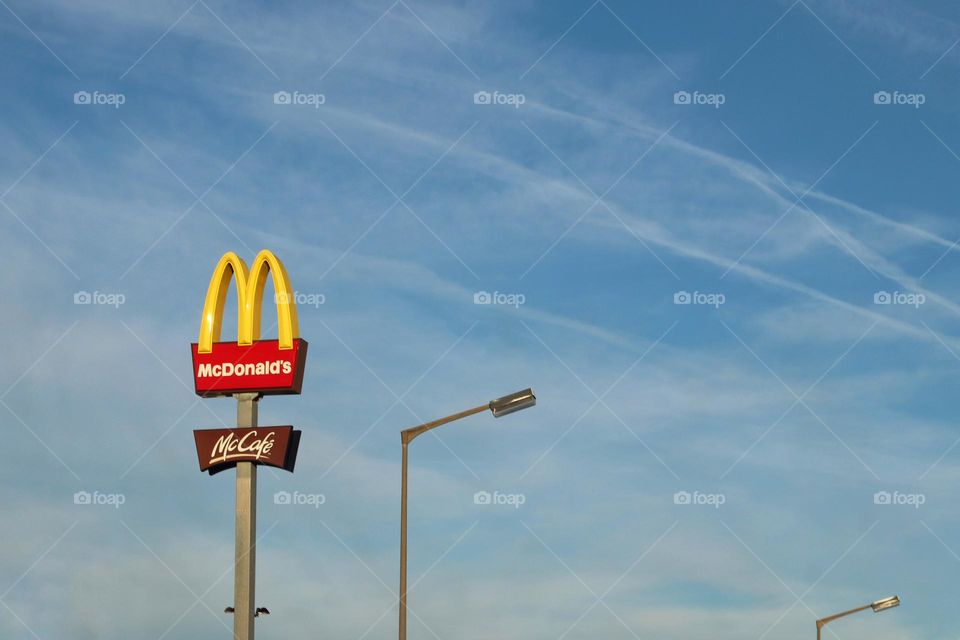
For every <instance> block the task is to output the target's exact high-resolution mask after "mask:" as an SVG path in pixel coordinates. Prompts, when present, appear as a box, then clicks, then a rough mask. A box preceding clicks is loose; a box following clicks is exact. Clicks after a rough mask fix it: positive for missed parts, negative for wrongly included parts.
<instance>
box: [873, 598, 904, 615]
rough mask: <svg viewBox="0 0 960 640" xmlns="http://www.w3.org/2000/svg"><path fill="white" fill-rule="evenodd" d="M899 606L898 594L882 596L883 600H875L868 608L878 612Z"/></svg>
mask: <svg viewBox="0 0 960 640" xmlns="http://www.w3.org/2000/svg"><path fill="white" fill-rule="evenodd" d="M899 606H900V596H890V597H889V598H884V599H883V600H877V601H876V602H874V603H872V604H871V605H870V608H871V609H873V610H874V611H875V612H879V611H883V610H884V609H892V608H894V607H899Z"/></svg>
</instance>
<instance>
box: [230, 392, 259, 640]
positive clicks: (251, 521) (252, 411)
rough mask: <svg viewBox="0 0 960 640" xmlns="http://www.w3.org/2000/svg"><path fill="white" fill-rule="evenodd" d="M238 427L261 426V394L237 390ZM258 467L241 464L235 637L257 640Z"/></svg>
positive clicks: (238, 480)
mask: <svg viewBox="0 0 960 640" xmlns="http://www.w3.org/2000/svg"><path fill="white" fill-rule="evenodd" d="M234 397H235V398H236V399H237V427H238V428H253V427H256V426H257V407H258V405H259V401H260V394H257V393H237V394H234ZM256 542H257V468H256V467H255V466H254V464H253V463H252V462H238V463H237V543H236V549H235V558H236V561H235V564H234V567H233V607H234V613H233V638H234V640H253V615H254V612H255V611H256V608H255V605H254V590H255V586H256V580H255V577H256V565H257V549H256Z"/></svg>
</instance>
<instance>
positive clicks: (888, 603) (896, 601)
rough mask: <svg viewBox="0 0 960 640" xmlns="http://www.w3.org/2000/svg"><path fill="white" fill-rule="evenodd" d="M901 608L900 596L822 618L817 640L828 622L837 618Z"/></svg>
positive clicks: (818, 626) (818, 623)
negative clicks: (870, 611)
mask: <svg viewBox="0 0 960 640" xmlns="http://www.w3.org/2000/svg"><path fill="white" fill-rule="evenodd" d="M899 606H900V596H891V597H889V598H884V599H883V600H877V601H876V602H871V603H870V604H865V605H863V606H862V607H857V608H856V609H850V610H849V611H844V612H842V613H835V614H833V615H832V616H827V617H826V618H821V619H819V620H817V640H820V632H821V630H822V629H823V628H824V627H825V626H827V623H828V622H833V621H834V620H836V619H837V618H843V617H844V616H849V615H850V614H852V613H859V612H861V611H866V610H867V609H873V611H874V613H879V612H880V611H884V610H886V609H892V608H894V607H899Z"/></svg>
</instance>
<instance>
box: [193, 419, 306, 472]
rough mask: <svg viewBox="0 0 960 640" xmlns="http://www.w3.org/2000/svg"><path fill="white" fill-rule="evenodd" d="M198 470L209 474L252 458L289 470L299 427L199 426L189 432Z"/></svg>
mask: <svg viewBox="0 0 960 640" xmlns="http://www.w3.org/2000/svg"><path fill="white" fill-rule="evenodd" d="M193 439H194V440H195V441H196V444H197V458H198V459H199V460H200V471H207V472H209V473H210V475H213V474H215V473H219V472H221V471H223V470H224V469H230V468H232V467H235V466H236V464H237V463H238V462H253V463H254V464H263V465H267V466H270V467H277V468H278V469H285V470H287V471H291V472H292V471H293V467H294V465H295V464H296V461H297V449H298V448H299V446H300V431H297V430H295V429H294V428H293V427H289V426H286V427H255V428H253V429H199V430H196V431H194V432H193Z"/></svg>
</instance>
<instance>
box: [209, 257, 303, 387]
mask: <svg viewBox="0 0 960 640" xmlns="http://www.w3.org/2000/svg"><path fill="white" fill-rule="evenodd" d="M267 275H270V276H271V277H272V278H273V289H274V292H275V294H276V307H277V327H278V330H277V336H278V337H277V339H276V340H261V339H260V320H261V315H262V310H263V309H262V307H263V291H264V286H265V285H266V282H267ZM231 278H233V280H235V281H236V289H237V311H238V314H237V316H238V317H237V341H236V342H220V341H219V340H220V328H221V325H222V323H223V306H224V303H225V302H226V300H227V293H228V291H229V288H230V279H231ZM192 350H193V378H194V382H195V388H196V392H197V395H200V396H204V397H209V396H221V395H231V394H234V393H245V392H251V393H252V392H256V393H260V394H263V395H276V394H291V393H300V388H301V386H302V385H303V369H304V364H305V363H306V359H307V341H306V340H303V339H301V338H300V328H299V326H298V324H297V305H296V302H295V300H294V292H293V286H292V285H291V283H290V276H289V275H287V270H286V269H285V268H284V266H283V263H282V262H280V260H278V259H277V257H276V256H274V255H273V253H271V252H270V251H267V250H266V249H264V250H263V251H261V252H260V253H258V254H257V257H256V258H254V260H253V267H252V268H251V269H247V265H246V263H245V262H244V261H243V260H241V259H240V258H239V257H238V256H237V254H235V253H233V252H232V251H231V252H228V253H225V254H223V257H222V258H220V262H218V263H217V267H216V269H214V271H213V276H212V277H211V278H210V285H209V286H208V287H207V297H206V300H205V301H204V303H203V316H202V317H201V319H200V337H199V341H198V342H196V343H194V344H193V345H192Z"/></svg>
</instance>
